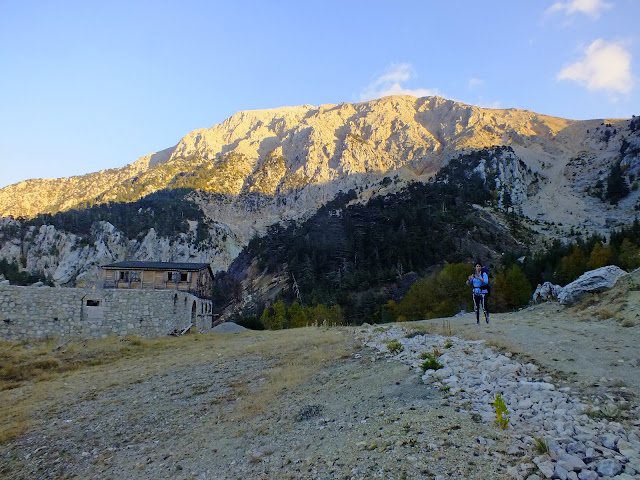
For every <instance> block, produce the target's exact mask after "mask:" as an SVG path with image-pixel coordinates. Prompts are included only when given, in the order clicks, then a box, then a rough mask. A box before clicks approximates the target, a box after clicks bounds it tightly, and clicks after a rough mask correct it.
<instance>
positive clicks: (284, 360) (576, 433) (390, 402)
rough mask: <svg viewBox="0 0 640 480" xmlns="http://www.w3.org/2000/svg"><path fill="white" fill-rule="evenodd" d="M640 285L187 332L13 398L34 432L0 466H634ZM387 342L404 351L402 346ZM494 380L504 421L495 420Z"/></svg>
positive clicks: (520, 471)
mask: <svg viewBox="0 0 640 480" xmlns="http://www.w3.org/2000/svg"><path fill="white" fill-rule="evenodd" d="M633 295H635V292H629V295H628V296H625V298H624V302H622V303H620V298H617V299H616V298H613V300H612V299H607V298H603V299H602V300H603V301H602V302H600V303H598V304H583V305H582V306H581V307H580V308H574V309H560V307H559V306H558V305H557V304H545V305H542V306H536V307H531V308H529V309H525V310H523V311H520V312H514V313H510V314H499V315H494V316H493V317H492V319H491V324H490V325H486V324H482V325H479V326H476V325H475V319H474V318H473V317H472V315H470V314H466V315H462V316H459V317H456V318H453V319H445V320H431V321H423V322H415V323H405V324H395V325H391V326H377V327H373V326H371V327H366V326H365V327H360V328H355V329H354V328H341V329H322V328H308V329H297V330H296V331H287V332H262V333H255V332H245V333H239V334H232V335H228V334H227V335H224V334H218V333H209V334H204V335H197V336H188V337H191V338H190V339H186V340H178V341H183V342H184V343H183V344H179V348H178V349H176V350H170V351H168V352H151V353H150V354H149V355H147V356H141V357H140V358H136V359H133V360H128V361H127V362H117V363H115V364H110V365H103V366H96V367H94V368H91V369H88V370H82V371H79V372H71V373H69V374H66V375H64V376H63V377H61V378H58V379H53V380H50V381H47V382H40V383H39V384H28V385H24V386H22V387H20V388H16V389H12V390H7V391H4V392H0V405H2V407H0V408H1V409H3V410H4V412H3V413H6V412H7V411H8V407H7V406H8V405H11V404H16V403H19V402H23V403H25V404H29V405H31V407H30V408H29V413H30V415H31V420H30V423H29V427H28V428H27V429H26V430H25V432H24V433H23V434H22V435H20V436H18V437H16V438H13V439H11V440H10V441H8V442H7V443H5V444H3V445H2V446H0V474H2V476H3V478H9V479H19V478H30V479H31V478H100V479H102V478H114V479H115V478H140V479H143V478H149V479H151V478H153V479H157V478H172V479H173V478H176V479H188V478H194V479H195V478H199V479H200V478H201V479H262V478H264V479H280V478H292V479H368V478H384V479H402V478H407V479H411V478H426V479H438V480H442V479H487V478H491V479H510V478H523V479H525V478H526V479H529V480H537V479H540V478H570V479H580V480H585V479H589V480H592V479H596V478H617V479H619V480H629V479H630V478H639V477H640V454H639V453H638V450H639V449H640V439H639V438H638V437H639V435H640V434H639V433H638V432H639V427H640V423H639V421H638V417H639V415H638V401H637V399H638V397H637V395H638V393H639V382H640V380H639V379H638V377H639V376H638V375H637V368H638V363H639V361H640V358H639V357H640V355H639V354H638V350H637V345H638V339H639V338H638V337H640V322H638V323H635V322H634V318H635V317H634V315H636V314H635V310H633V309H634V308H635V305H637V303H636V300H637V299H636V298H635V297H634V296H633ZM616 302H617V303H616ZM622 304H624V307H623V308H621V309H619V310H618V311H615V308H614V307H616V305H622ZM605 307H606V308H609V309H611V310H612V311H613V313H612V316H608V315H604V314H603V313H602V311H603V310H604V309H605ZM594 309H598V312H600V313H599V314H596V313H594V312H595V310H594ZM603 317H607V318H603ZM623 324H624V325H625V326H623ZM390 340H397V341H398V343H399V344H401V345H402V348H403V350H402V351H401V352H398V353H395V354H394V353H392V352H390V351H389V348H388V346H387V342H388V341H390ZM434 350H438V353H439V354H441V355H440V356H439V357H438V359H439V360H440V362H441V363H442V364H444V367H445V368H443V369H441V370H436V371H431V372H427V373H426V374H425V375H423V371H422V369H421V368H419V364H420V363H421V362H422V361H423V360H422V359H421V358H420V356H421V355H423V354H424V353H433V351H434ZM438 372H440V373H438ZM497 391H501V392H502V393H503V398H504V399H505V401H506V402H507V406H508V409H509V415H508V416H509V421H508V422H507V428H506V429H502V428H499V427H498V426H497V425H496V424H495V422H494V420H495V407H494V405H493V404H492V403H491V402H492V401H493V400H494V399H495V393H496V392H497ZM3 416H4V415H3Z"/></svg>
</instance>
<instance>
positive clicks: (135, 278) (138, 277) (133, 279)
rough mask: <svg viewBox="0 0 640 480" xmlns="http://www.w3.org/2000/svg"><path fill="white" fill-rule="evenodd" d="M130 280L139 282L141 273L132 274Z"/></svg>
mask: <svg viewBox="0 0 640 480" xmlns="http://www.w3.org/2000/svg"><path fill="white" fill-rule="evenodd" d="M129 278H130V279H131V281H132V282H139V281H140V272H131V275H130V276H129Z"/></svg>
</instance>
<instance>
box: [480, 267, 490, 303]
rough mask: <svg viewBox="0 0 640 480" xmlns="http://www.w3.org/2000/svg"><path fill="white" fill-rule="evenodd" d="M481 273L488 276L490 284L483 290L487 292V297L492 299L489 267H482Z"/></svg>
mask: <svg viewBox="0 0 640 480" xmlns="http://www.w3.org/2000/svg"><path fill="white" fill-rule="evenodd" d="M480 273H486V274H487V280H488V284H487V285H485V286H484V287H482V289H483V290H486V293H485V295H486V296H487V297H490V296H491V280H490V277H489V273H490V271H489V267H482V268H481V269H480Z"/></svg>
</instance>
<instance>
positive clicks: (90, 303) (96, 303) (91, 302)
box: [87, 272, 122, 307]
mask: <svg viewBox="0 0 640 480" xmlns="http://www.w3.org/2000/svg"><path fill="white" fill-rule="evenodd" d="M120 273H122V272H120ZM99 306H100V300H87V307H99Z"/></svg>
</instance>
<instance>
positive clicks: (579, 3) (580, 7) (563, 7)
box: [547, 0, 613, 19]
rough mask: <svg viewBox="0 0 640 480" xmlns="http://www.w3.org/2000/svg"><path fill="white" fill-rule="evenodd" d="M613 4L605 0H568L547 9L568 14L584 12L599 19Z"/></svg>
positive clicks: (548, 11) (549, 11) (551, 11)
mask: <svg viewBox="0 0 640 480" xmlns="http://www.w3.org/2000/svg"><path fill="white" fill-rule="evenodd" d="M612 6H613V5H612V4H611V3H607V2H605V1H604V0H566V1H564V2H557V3H554V4H553V5H551V6H550V7H549V8H548V9H547V13H556V12H564V13H566V14H567V15H573V14H575V13H583V14H585V15H588V16H590V17H591V18H594V19H597V18H600V15H601V14H602V12H604V11H605V10H608V9H609V8H611V7H612Z"/></svg>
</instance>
